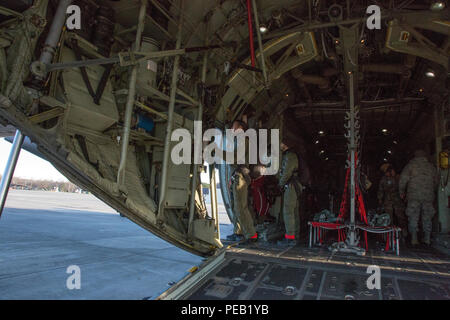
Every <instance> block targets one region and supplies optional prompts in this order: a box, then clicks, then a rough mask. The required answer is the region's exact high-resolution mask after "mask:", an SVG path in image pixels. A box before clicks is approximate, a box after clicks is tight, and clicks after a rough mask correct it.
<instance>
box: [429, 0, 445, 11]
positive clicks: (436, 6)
mask: <svg viewBox="0 0 450 320" xmlns="http://www.w3.org/2000/svg"><path fill="white" fill-rule="evenodd" d="M444 8H445V3H444V2H443V1H436V2H434V3H432V4H431V6H430V9H431V10H432V11H440V10H442V9H444Z"/></svg>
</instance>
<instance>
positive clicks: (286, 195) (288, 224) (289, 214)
mask: <svg viewBox="0 0 450 320" xmlns="http://www.w3.org/2000/svg"><path fill="white" fill-rule="evenodd" d="M298 197H299V196H298V195H297V192H296V190H295V186H294V185H293V184H292V183H290V184H289V185H288V186H287V188H286V189H285V190H284V192H283V197H282V210H281V212H282V214H283V220H284V226H285V228H286V234H288V235H291V236H292V235H295V238H296V239H297V238H298V236H299V233H300V217H299V214H298V205H299V203H298Z"/></svg>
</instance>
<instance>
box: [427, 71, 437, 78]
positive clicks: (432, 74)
mask: <svg viewBox="0 0 450 320" xmlns="http://www.w3.org/2000/svg"><path fill="white" fill-rule="evenodd" d="M425 75H426V76H427V77H428V78H434V77H436V74H435V73H434V71H433V70H427V72H425Z"/></svg>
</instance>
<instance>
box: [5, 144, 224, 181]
mask: <svg viewBox="0 0 450 320" xmlns="http://www.w3.org/2000/svg"><path fill="white" fill-rule="evenodd" d="M10 150H11V143H9V142H8V141H6V140H5V139H3V138H0V175H2V174H3V171H4V170H5V166H6V162H7V161H8V156H9V151H10ZM14 176H15V177H19V178H28V179H35V180H40V179H43V180H53V181H68V180H67V179H66V177H64V176H63V175H62V174H61V173H59V171H58V170H56V169H55V168H54V167H53V166H52V165H51V163H50V162H48V161H45V160H44V159H41V158H39V157H37V156H35V155H34V154H32V153H30V152H28V151H26V150H24V149H22V151H21V152H20V156H19V161H18V162H17V166H16V170H15V172H14ZM216 177H217V178H216V179H217V182H218V180H219V175H218V172H216ZM201 179H202V182H207V183H209V179H208V174H207V173H202V174H201Z"/></svg>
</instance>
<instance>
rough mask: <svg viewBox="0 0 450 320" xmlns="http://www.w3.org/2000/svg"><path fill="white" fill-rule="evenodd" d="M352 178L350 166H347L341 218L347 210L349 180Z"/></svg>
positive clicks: (340, 212)
mask: <svg viewBox="0 0 450 320" xmlns="http://www.w3.org/2000/svg"><path fill="white" fill-rule="evenodd" d="M349 179H350V168H347V172H346V173H345V184H344V192H343V194H342V200H341V207H340V209H339V216H338V219H339V220H343V219H344V215H345V210H346V209H347V195H348V180H349Z"/></svg>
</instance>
